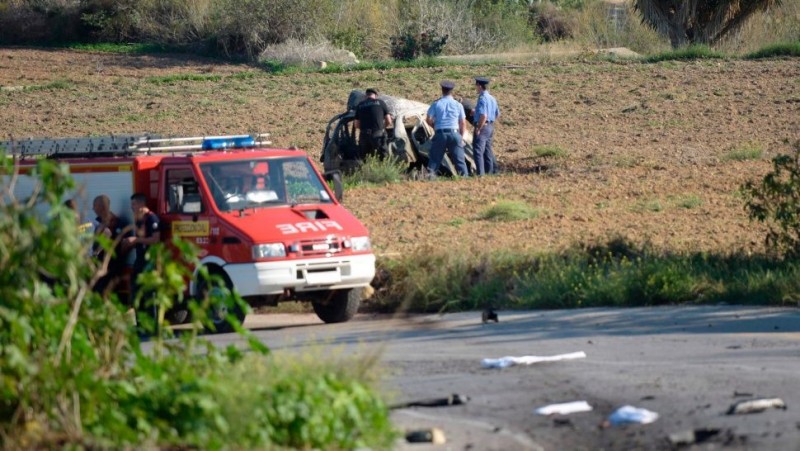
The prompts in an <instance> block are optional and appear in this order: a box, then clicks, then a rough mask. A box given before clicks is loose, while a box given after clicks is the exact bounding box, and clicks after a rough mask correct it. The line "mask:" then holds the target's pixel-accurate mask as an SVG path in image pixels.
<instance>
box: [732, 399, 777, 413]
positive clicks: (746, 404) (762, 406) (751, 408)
mask: <svg viewBox="0 0 800 451" xmlns="http://www.w3.org/2000/svg"><path fill="white" fill-rule="evenodd" d="M767 409H783V410H786V403H785V402H783V400H782V399H781V398H762V399H751V400H748V401H740V402H737V403H736V404H734V405H732V406H731V407H730V409H728V415H741V414H747V413H759V412H763V411H765V410H767Z"/></svg>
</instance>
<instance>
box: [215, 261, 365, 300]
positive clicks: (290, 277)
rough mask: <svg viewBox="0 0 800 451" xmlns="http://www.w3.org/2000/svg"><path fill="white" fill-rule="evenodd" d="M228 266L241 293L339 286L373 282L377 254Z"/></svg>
mask: <svg viewBox="0 0 800 451" xmlns="http://www.w3.org/2000/svg"><path fill="white" fill-rule="evenodd" d="M224 269H225V272H226V273H227V274H228V277H230V279H231V282H233V286H234V288H235V289H236V291H238V292H239V295H241V296H260V295H271V294H281V293H283V292H284V291H285V290H286V289H292V290H294V291H298V292H299V291H318V290H338V289H343V288H355V287H363V286H367V285H369V283H370V282H372V279H373V278H374V277H375V255H373V254H365V255H350V256H346V257H336V258H330V257H328V258H315V259H305V260H281V261H275V262H259V263H232V264H228V265H225V266H224Z"/></svg>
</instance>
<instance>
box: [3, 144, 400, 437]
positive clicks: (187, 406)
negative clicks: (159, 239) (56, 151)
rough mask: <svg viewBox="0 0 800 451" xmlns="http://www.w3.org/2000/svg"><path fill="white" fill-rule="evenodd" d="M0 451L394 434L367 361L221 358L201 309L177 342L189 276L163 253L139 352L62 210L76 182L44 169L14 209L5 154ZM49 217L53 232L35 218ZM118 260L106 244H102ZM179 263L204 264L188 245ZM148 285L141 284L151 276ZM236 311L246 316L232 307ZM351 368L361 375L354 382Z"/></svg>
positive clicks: (253, 355) (230, 354)
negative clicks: (177, 314)
mask: <svg viewBox="0 0 800 451" xmlns="http://www.w3.org/2000/svg"><path fill="white" fill-rule="evenodd" d="M0 161H2V167H0V174H4V175H0V177H2V179H0V180H2V182H3V184H2V188H3V192H2V194H0V267H2V271H0V299H2V300H3V302H2V305H0V448H3V449H50V448H64V447H70V448H71V447H76V448H112V449H117V448H132V449H136V448H156V447H158V448H160V447H168V448H169V447H171V448H197V449H218V448H223V447H226V448H234V449H249V448H271V447H284V446H291V447H298V448H312V447H314V448H335V449H351V448H357V447H367V446H370V447H375V448H385V447H387V446H388V444H389V443H390V442H391V440H392V438H393V434H392V431H391V428H390V426H389V422H388V412H387V408H386V406H385V405H384V404H383V402H382V400H381V399H380V398H379V397H378V396H376V394H375V393H374V391H373V390H372V389H371V388H370V382H371V379H370V378H369V377H368V376H367V373H368V370H369V367H370V363H371V362H372V360H370V361H364V360H355V361H347V362H335V361H330V360H327V361H325V360H323V361H321V362H315V363H314V364H313V365H312V364H311V363H308V362H302V363H293V362H292V361H276V360H274V359H275V357H273V356H270V355H267V354H268V350H267V349H266V348H265V347H264V346H263V345H262V344H260V343H259V342H258V341H257V340H255V339H254V338H253V337H252V336H250V335H248V334H247V332H246V331H244V330H243V329H242V328H241V326H240V325H238V324H235V325H234V326H235V327H236V328H237V330H238V331H239V333H240V334H243V335H244V337H243V338H244V339H245V340H246V342H247V343H249V347H248V349H247V350H248V351H249V352H247V354H245V353H244V352H243V350H241V349H238V348H236V347H234V346H233V345H232V346H230V347H228V348H226V349H218V348H216V347H214V346H213V345H212V344H211V343H210V342H208V341H207V340H204V339H202V338H201V337H199V336H198V332H197V331H198V330H199V329H201V327H199V326H201V325H207V322H208V321H207V318H206V317H205V311H206V310H207V307H208V306H207V305H204V304H207V302H208V301H207V300H204V301H202V302H199V303H198V302H192V303H191V304H190V307H191V309H192V313H193V318H194V320H195V321H196V322H198V323H199V324H196V325H195V326H196V327H194V328H192V329H191V330H188V331H184V333H182V334H181V335H180V336H179V337H177V338H175V337H174V336H173V335H172V332H171V331H170V329H169V328H167V327H166V326H167V323H166V321H165V319H164V318H165V316H164V312H165V311H166V309H167V308H168V307H169V306H170V304H171V303H172V302H175V301H177V300H180V296H181V295H182V292H183V286H184V280H185V277H186V276H188V274H187V269H186V267H185V265H183V264H181V263H179V262H176V261H173V260H172V259H170V258H169V257H168V253H167V252H166V249H165V248H164V247H163V246H154V247H153V248H151V251H150V252H149V254H148V258H149V259H150V261H151V262H152V263H153V265H154V266H155V267H156V268H157V270H155V271H151V272H149V273H146V274H145V275H146V277H142V278H140V279H139V280H140V282H141V284H142V287H143V291H148V292H150V293H152V295H153V296H152V298H153V299H154V300H155V303H156V305H157V306H158V311H159V313H158V315H157V316H156V324H153V325H152V326H153V330H154V331H155V333H156V334H155V335H154V337H153V340H152V343H150V344H149V345H148V348H147V349H145V348H143V347H142V346H141V345H140V343H139V340H138V338H137V335H136V334H135V333H134V331H133V328H132V327H131V326H130V324H129V323H128V321H127V320H126V312H125V308H123V307H122V306H121V304H120V303H118V302H116V299H103V298H101V297H100V296H99V295H98V294H96V293H94V292H92V289H91V288H92V282H93V281H94V280H96V279H97V277H98V274H99V272H97V271H95V269H96V268H95V267H94V266H93V263H92V262H91V261H90V259H89V258H88V257H87V255H88V253H87V251H88V247H89V246H91V245H92V243H91V241H92V240H91V239H86V238H87V237H85V236H82V235H81V234H79V233H77V230H78V225H77V223H76V217H75V215H74V212H73V211H71V210H69V209H68V208H67V207H65V206H64V205H63V203H62V198H63V197H64V195H65V193H66V192H67V190H68V189H70V188H72V186H73V184H72V181H71V179H70V177H69V174H68V170H67V168H66V167H65V166H63V165H58V164H56V163H54V162H53V161H49V160H43V161H41V162H39V164H38V166H37V169H36V172H35V175H36V176H37V177H38V179H40V180H41V188H42V189H41V190H39V192H38V194H34V197H33V198H32V199H29V200H25V202H24V203H23V202H20V201H17V200H15V199H14V197H13V194H12V193H13V186H14V177H15V176H13V175H12V174H14V170H13V167H12V166H11V163H10V161H11V160H10V159H8V158H6V157H5V155H2V154H0ZM42 203H47V204H49V205H51V206H52V208H50V209H49V213H48V214H47V217H46V220H44V221H42V220H40V218H39V217H38V216H37V213H36V211H35V210H36V207H37V205H41V204H42ZM104 244H105V245H107V246H110V245H111V243H104ZM176 245H178V246H179V247H180V251H181V254H182V255H181V258H182V259H184V260H186V261H188V262H196V261H197V259H196V249H194V248H193V247H191V246H189V245H187V244H185V243H176ZM143 276H144V275H143ZM231 302H240V300H239V299H236V298H235V297H232V298H231ZM352 367H355V368H356V369H353V368H352Z"/></svg>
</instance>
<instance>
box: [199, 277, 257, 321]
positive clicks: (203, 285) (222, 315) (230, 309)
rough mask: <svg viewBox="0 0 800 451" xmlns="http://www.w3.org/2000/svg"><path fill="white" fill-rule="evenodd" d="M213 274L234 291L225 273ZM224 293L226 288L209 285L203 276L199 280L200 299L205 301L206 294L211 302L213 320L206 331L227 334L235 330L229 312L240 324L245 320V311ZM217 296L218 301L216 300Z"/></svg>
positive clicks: (211, 317) (210, 314)
mask: <svg viewBox="0 0 800 451" xmlns="http://www.w3.org/2000/svg"><path fill="white" fill-rule="evenodd" d="M211 274H216V275H218V276H219V277H220V278H221V279H222V281H223V283H224V284H225V287H226V288H227V289H228V291H231V292H232V291H233V284H232V283H231V281H230V279H229V278H228V276H226V275H225V273H222V272H211ZM224 294H225V293H224V290H221V289H220V287H213V286H212V287H209V286H208V282H206V280H205V279H202V278H201V279H200V280H198V281H197V295H198V301H199V302H203V300H204V299H205V298H206V296H208V298H209V303H210V305H209V309H208V319H209V320H210V321H211V324H210V325H209V326H207V327H206V333H211V334H214V333H217V334H225V333H229V332H233V326H232V325H231V324H230V323H229V322H228V320H227V315H228V314H233V315H234V316H235V317H236V319H237V320H238V321H239V323H240V324H241V323H243V322H244V318H245V312H244V311H243V310H242V308H241V307H240V306H239V305H238V304H236V303H234V302H233V300H232V299H230V298H227V297H225V296H224ZM215 298H216V299H217V300H218V302H215Z"/></svg>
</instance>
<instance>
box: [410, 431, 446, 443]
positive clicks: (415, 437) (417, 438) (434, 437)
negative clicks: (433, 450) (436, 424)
mask: <svg viewBox="0 0 800 451" xmlns="http://www.w3.org/2000/svg"><path fill="white" fill-rule="evenodd" d="M406 441H407V442H409V443H433V444H434V445H444V444H445V443H447V438H445V436H444V431H442V430H441V429H439V428H430V429H418V430H414V431H408V432H407V433H406Z"/></svg>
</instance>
